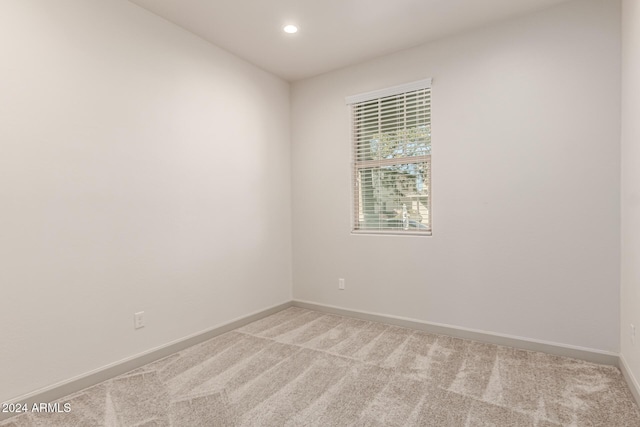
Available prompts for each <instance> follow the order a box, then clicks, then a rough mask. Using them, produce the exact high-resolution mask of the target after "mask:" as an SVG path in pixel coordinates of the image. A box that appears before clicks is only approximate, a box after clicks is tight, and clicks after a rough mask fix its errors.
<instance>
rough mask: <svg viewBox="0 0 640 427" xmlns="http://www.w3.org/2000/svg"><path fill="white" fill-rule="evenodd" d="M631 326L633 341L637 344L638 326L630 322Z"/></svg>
mask: <svg viewBox="0 0 640 427" xmlns="http://www.w3.org/2000/svg"><path fill="white" fill-rule="evenodd" d="M629 326H631V343H632V344H634V345H635V343H636V327H635V326H634V325H633V323H632V324H630V325H629Z"/></svg>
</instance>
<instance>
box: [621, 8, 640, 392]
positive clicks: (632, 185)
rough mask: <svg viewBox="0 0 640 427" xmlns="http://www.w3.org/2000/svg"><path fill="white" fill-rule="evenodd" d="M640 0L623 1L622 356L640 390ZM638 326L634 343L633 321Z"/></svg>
mask: <svg viewBox="0 0 640 427" xmlns="http://www.w3.org/2000/svg"><path fill="white" fill-rule="evenodd" d="M639 76H640V1H639V0H624V1H623V2H622V290H621V295H620V297H621V299H620V301H621V325H620V331H621V338H620V350H621V354H622V357H623V359H624V360H625V362H626V363H627V365H628V366H629V368H630V369H631V371H632V374H633V375H634V376H635V381H636V387H638V390H640V386H639V385H638V381H639V380H640V170H639V169H638V165H640V121H638V117H639V116H640V78H639ZM631 324H633V325H635V326H636V328H637V329H638V331H637V332H636V342H635V345H634V344H633V343H632V340H631V328H630V325H631Z"/></svg>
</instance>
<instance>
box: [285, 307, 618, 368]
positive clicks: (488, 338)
mask: <svg viewBox="0 0 640 427" xmlns="http://www.w3.org/2000/svg"><path fill="white" fill-rule="evenodd" d="M293 305H294V306H295V307H300V308H306V309H310V310H316V311H322V312H325V313H331V314H338V315H341V316H348V317H355V318H358V319H363V320H369V321H373V322H380V323H387V324H391V325H396V326H401V327H405V328H411V329H418V330H421V331H425V332H429V333H433V334H440V335H448V336H452V337H456V338H464V339H469V340H474V341H480V342H486V343H489V344H496V345H501V346H505V347H515V348H520V349H523V350H531V351H539V352H542V353H548V354H553V355H556V356H563V357H571V358H574V359H580V360H585V361H587V362H592V363H599V364H604V365H613V366H618V364H619V356H618V354H617V353H612V352H607V351H602V350H597V349H592V348H585V347H578V346H572V345H567V344H560V343H554V342H548V341H541V340H533V339H529V338H523V337H517V336H511V335H504V334H497V333H494V332H486V331H480V330H474V329H467V328H461V327H458V326H451V325H445V324H440V323H432V322H425V321H422V320H416V319H409V318H406V317H399V316H391V315H386V314H380V313H370V312H366V311H360V310H351V309H346V308H342V307H336V306H331V305H324V304H318V303H314V302H310V301H301V300H294V301H293Z"/></svg>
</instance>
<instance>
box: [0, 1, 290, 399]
mask: <svg viewBox="0 0 640 427" xmlns="http://www.w3.org/2000/svg"><path fill="white" fill-rule="evenodd" d="M0 52H2V66H1V67H0V94H1V95H0V123H1V125H0V205H1V207H2V208H1V209H0V263H1V266H0V284H1V295H0V325H2V338H1V339H0V401H4V400H7V399H11V398H15V397H18V396H20V395H23V394H25V393H30V392H32V391H34V390H37V389H40V388H42V387H48V386H50V385H52V384H54V383H56V382H58V381H62V380H67V379H70V378H72V377H74V376H77V375H82V374H84V373H86V372H88V371H91V370H93V369H98V368H100V367H102V366H105V365H107V364H110V363H113V362H117V361H119V360H122V359H124V358H127V357H130V356H133V355H136V354H139V353H141V352H144V351H147V350H149V349H151V348H154V347H157V346H161V345H165V344H167V343H169V342H171V341H173V340H176V339H181V338H184V337H186V336H188V335H190V334H194V333H197V332H200V331H203V330H206V329H209V328H212V327H214V326H216V325H219V324H222V323H225V322H227V321H229V320H232V319H235V318H238V317H241V316H245V315H247V314H249V313H251V312H255V311H258V310H261V309H264V308H267V307H270V306H273V305H276V304H279V303H282V302H285V301H288V300H290V299H291V205H290V200H291V199H290V197H291V188H290V182H291V180H290V144H289V131H290V127H289V85H288V83H286V82H284V81H282V80H281V79H279V78H276V77H274V76H273V75H271V74H268V73H266V72H264V71H262V70H260V69H258V68H257V67H255V66H253V65H250V64H248V63H247V62H244V61H243V60H240V59H238V58H236V57H234V56H232V55H230V54H229V53H227V52H225V51H223V50H221V49H218V48H216V47H214V46H212V45H210V44H209V43H207V42H205V41H203V40H201V39H199V38H198V37H196V36H194V35H191V34H189V33H187V32H186V31H184V30H182V29H179V28H178V27H176V26H174V25H172V24H170V23H168V22H166V21H164V20H162V19H161V18H159V17H157V16H154V15H152V14H151V13H149V12H148V11H145V10H143V9H141V8H139V7H138V6H136V5H134V4H131V3H129V2H127V1H125V0H110V1H102V0H58V1H55V2H51V1H48V0H9V1H3V2H0ZM137 311H145V313H146V327H145V328H143V329H140V330H134V329H133V313H134V312H137Z"/></svg>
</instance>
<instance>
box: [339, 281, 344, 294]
mask: <svg viewBox="0 0 640 427" xmlns="http://www.w3.org/2000/svg"><path fill="white" fill-rule="evenodd" d="M338 289H340V290H341V291H344V279H338Z"/></svg>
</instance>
